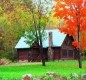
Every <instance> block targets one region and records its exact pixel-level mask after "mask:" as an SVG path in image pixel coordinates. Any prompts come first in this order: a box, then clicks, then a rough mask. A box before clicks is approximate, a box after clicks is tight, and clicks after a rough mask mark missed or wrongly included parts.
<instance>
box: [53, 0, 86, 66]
mask: <svg viewBox="0 0 86 80" xmlns="http://www.w3.org/2000/svg"><path fill="white" fill-rule="evenodd" d="M55 1H56V5H55V6H54V12H55V14H54V16H55V17H60V18H61V19H63V20H64V26H62V27H60V28H59V30H60V31H61V32H64V33H65V34H69V35H70V36H73V37H74V38H75V41H74V42H73V45H74V46H75V47H76V48H77V50H78V51H79V52H78V55H79V68H81V67H82V65H81V53H80V51H81V50H84V49H85V48H86V0H55Z"/></svg>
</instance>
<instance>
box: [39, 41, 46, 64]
mask: <svg viewBox="0 0 86 80" xmlns="http://www.w3.org/2000/svg"><path fill="white" fill-rule="evenodd" d="M39 49H40V54H41V60H42V66H45V58H44V55H43V46H42V40H41V39H40V46H39Z"/></svg>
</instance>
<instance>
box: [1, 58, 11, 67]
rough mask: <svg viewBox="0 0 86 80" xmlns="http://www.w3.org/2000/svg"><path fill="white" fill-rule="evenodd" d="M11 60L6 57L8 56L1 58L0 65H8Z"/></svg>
mask: <svg viewBox="0 0 86 80" xmlns="http://www.w3.org/2000/svg"><path fill="white" fill-rule="evenodd" d="M10 62H11V61H10V60H8V59H6V58H2V59H0V65H6V64H9V63H10Z"/></svg>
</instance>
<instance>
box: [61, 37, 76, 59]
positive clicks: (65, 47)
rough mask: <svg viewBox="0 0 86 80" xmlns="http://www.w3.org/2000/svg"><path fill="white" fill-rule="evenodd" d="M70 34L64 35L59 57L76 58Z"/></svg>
mask: <svg viewBox="0 0 86 80" xmlns="http://www.w3.org/2000/svg"><path fill="white" fill-rule="evenodd" d="M73 41H74V40H73V37H72V36H68V35H67V36H66V38H65V40H64V42H63V44H62V46H61V59H77V55H76V54H77V53H76V51H75V48H74V46H73V45H72V42H73Z"/></svg>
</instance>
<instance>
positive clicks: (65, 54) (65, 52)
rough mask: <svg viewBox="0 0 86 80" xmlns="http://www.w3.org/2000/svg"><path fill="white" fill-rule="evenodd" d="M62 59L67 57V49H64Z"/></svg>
mask: <svg viewBox="0 0 86 80" xmlns="http://www.w3.org/2000/svg"><path fill="white" fill-rule="evenodd" d="M62 57H67V50H66V49H62Z"/></svg>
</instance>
